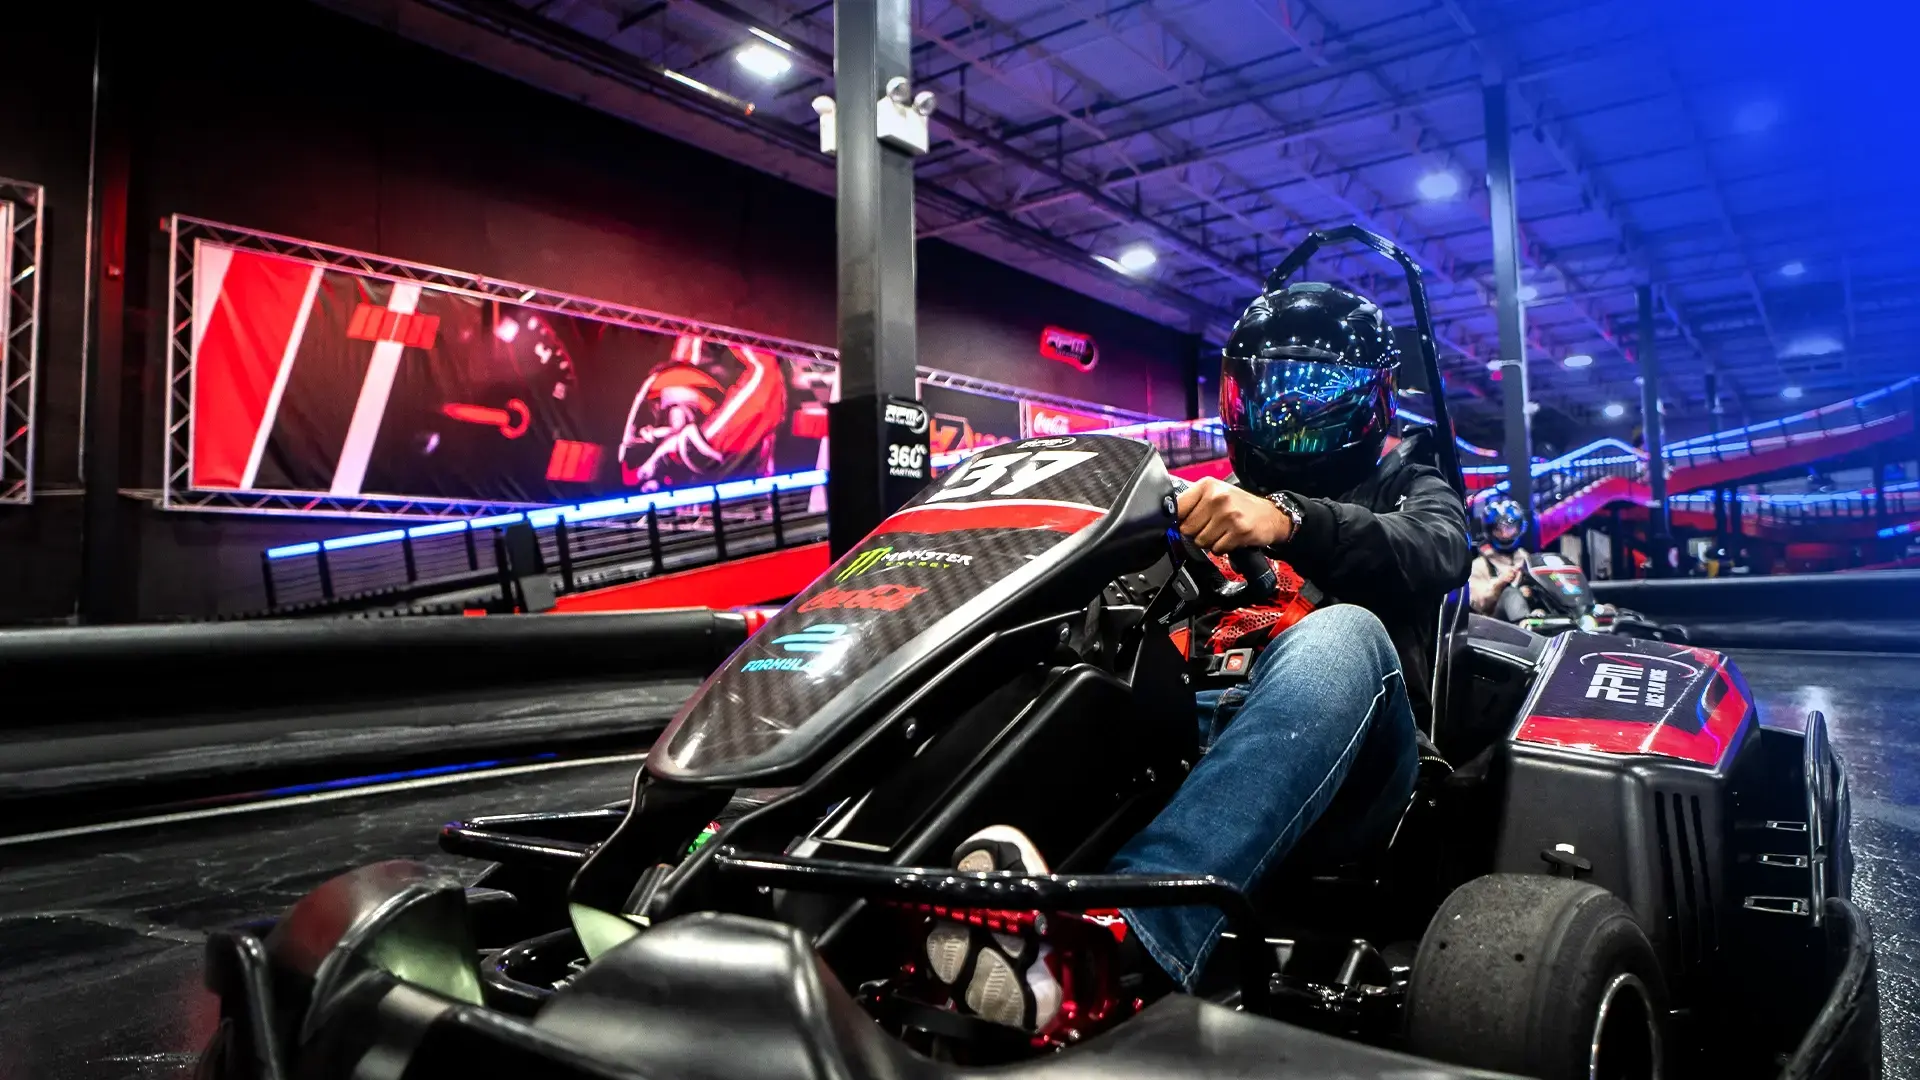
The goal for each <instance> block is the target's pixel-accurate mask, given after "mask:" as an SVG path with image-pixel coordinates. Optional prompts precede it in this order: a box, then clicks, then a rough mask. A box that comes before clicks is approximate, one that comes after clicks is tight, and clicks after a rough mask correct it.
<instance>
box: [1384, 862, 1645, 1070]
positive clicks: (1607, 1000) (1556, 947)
mask: <svg viewBox="0 0 1920 1080" xmlns="http://www.w3.org/2000/svg"><path fill="white" fill-rule="evenodd" d="M1666 1008H1667V995H1666V983H1665V980H1664V979H1662V977H1661V973H1660V965H1659V963H1658V961H1657V960H1656V959H1655V957H1654V954H1653V948H1652V946H1651V945H1649V944H1648V943H1647V936H1646V934H1645V933H1644V932H1642V931H1641V929H1640V924H1639V923H1638V922H1636V921H1635V920H1634V917H1633V912H1632V911H1631V910H1629V909H1628V908H1627V905H1626V904H1624V903H1622V902H1621V900H1620V899H1619V897H1616V896H1614V895H1613V894H1612V893H1610V892H1608V891H1606V890H1605V889H1602V888H1600V887H1599V886H1597V885H1593V884H1590V883H1588V882H1582V881H1574V880H1570V879H1567V878H1558V877H1548V876H1545V875H1541V874H1489V875H1487V876H1486V877H1481V878H1476V879H1474V880H1473V881H1469V882H1467V883H1466V884H1465V885H1462V886H1460V887H1459V888H1458V889H1455V890H1454V891H1453V894H1452V895H1451V896H1449V897H1447V900H1446V902H1445V903H1443V904H1441V905H1440V911H1439V913H1438V914H1436V915H1435V916H1434V917H1433V922H1432V923H1430V924H1429V925H1428V927H1427V932H1426V935H1425V936H1424V937H1423V938H1422V939H1421V941H1420V952H1419V955H1418V956H1417V957H1416V958H1415V960H1414V964H1413V978H1412V983H1411V985H1410V987H1409V988H1408V999H1407V1042H1408V1048H1409V1049H1411V1050H1412V1051H1413V1052H1414V1053H1416V1054H1421V1055H1423V1056H1426V1057H1433V1058H1438V1059H1440V1060H1443V1061H1449V1062H1452V1063H1454V1064H1457V1065H1467V1066H1472V1067H1476V1068H1483V1069H1495V1070H1499V1071H1502V1072H1511V1073H1518V1074H1520V1075H1522V1076H1534V1077H1539V1078H1541V1080H1574V1078H1587V1077H1593V1078H1597V1080H1653V1078H1657V1077H1659V1076H1660V1075H1661V1074H1662V1071H1663V1065H1664V1062H1663V1060H1662V1055H1663V1044H1664V1035H1665V1023H1666Z"/></svg>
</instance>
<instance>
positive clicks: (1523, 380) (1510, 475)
mask: <svg viewBox="0 0 1920 1080" xmlns="http://www.w3.org/2000/svg"><path fill="white" fill-rule="evenodd" d="M1483 97H1484V98H1485V105H1486V126H1487V209H1488V216H1489V217H1490V218H1491V219H1492V224H1493V284H1494V292H1495V298H1494V301H1495V308H1496V312H1495V313H1496V315H1497V320H1496V321H1497V323H1498V326H1499V331H1500V334H1499V349H1500V364H1501V367H1500V386H1501V397H1502V399H1503V404H1504V405H1505V409H1504V414H1505V419H1506V438H1505V440H1504V442H1503V449H1504V453H1503V455H1502V456H1504V457H1505V458H1506V461H1507V490H1508V493H1509V494H1511V495H1512V496H1513V499H1514V501H1515V502H1517V503H1519V504H1520V505H1521V506H1523V507H1526V508H1527V509H1528V511H1529V515H1528V521H1527V535H1526V539H1525V540H1524V541H1523V543H1524V544H1525V546H1526V547H1527V548H1528V550H1532V549H1534V548H1536V547H1538V546H1539V541H1538V534H1537V533H1536V532H1535V530H1534V526H1533V521H1532V515H1531V511H1532V509H1533V426H1532V421H1531V418H1530V417H1528V416H1527V332H1526V315H1525V312H1523V311H1522V310H1521V308H1520V225H1519V217H1518V212H1517V209H1516V207H1515V204H1514V189H1513V124H1512V121H1511V120H1510V119H1509V116H1508V110H1507V104H1508V103H1507V85H1506V84H1505V83H1493V84H1491V85H1489V86H1487V87H1486V88H1485V90H1484V91H1483ZM1434 392H1435V393H1436V394H1437V393H1439V388H1438V387H1435V388H1434ZM1447 435H1448V433H1447V432H1442V433H1441V437H1442V438H1446V437H1447Z"/></svg>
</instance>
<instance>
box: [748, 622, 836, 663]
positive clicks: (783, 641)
mask: <svg viewBox="0 0 1920 1080" xmlns="http://www.w3.org/2000/svg"><path fill="white" fill-rule="evenodd" d="M773 644H774V645H776V646H778V647H779V648H781V649H783V650H785V651H786V652H790V653H801V654H805V655H802V656H774V657H763V658H761V659H759V660H749V661H747V662H746V663H745V664H742V665H741V666H740V670H742V671H807V672H813V671H822V670H825V669H827V668H830V667H832V666H833V665H834V663H835V662H836V661H838V660H839V659H840V656H841V654H843V653H845V652H846V651H847V647H848V646H849V645H851V644H853V641H852V639H851V638H848V637H847V628H846V627H845V626H843V625H841V624H840V623H820V624H818V625H816V626H809V627H806V628H804V629H802V630H799V631H796V632H795V633H791V634H782V635H781V636H779V637H777V638H774V639H773ZM808 656H811V659H809V658H808Z"/></svg>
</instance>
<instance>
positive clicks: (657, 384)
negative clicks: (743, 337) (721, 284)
mask: <svg viewBox="0 0 1920 1080" xmlns="http://www.w3.org/2000/svg"><path fill="white" fill-rule="evenodd" d="M786 414H787V386H786V379H785V377H784V375H783V373H782V372H781V370H780V361H779V358H777V357H774V356H771V355H768V354H766V353H764V352H761V351H759V350H757V349H752V348H747V347H745V346H738V347H732V348H729V347H727V346H724V345H719V344H716V343H713V342H709V341H705V340H702V339H701V338H697V337H693V336H683V337H680V338H679V339H677V340H676V341H675V342H674V346H673V358H672V361H671V362H670V363H668V364H665V365H662V366H661V367H659V368H656V369H655V370H654V371H653V372H652V373H651V374H649V375H648V376H647V378H646V381H644V382H642V383H641V384H640V388H639V390H637V391H636V392H635V393H634V396H633V406H632V408H630V409H629V410H628V412H627V427H626V432H625V434H624V435H623V436H622V437H621V440H620V478H621V480H622V481H624V482H625V483H626V484H627V485H629V486H636V487H640V488H642V489H644V490H648V491H653V490H657V489H661V488H672V487H680V486H683V485H686V484H690V483H698V482H701V481H703V480H711V479H715V478H719V477H725V476H737V475H743V474H744V475H756V474H761V473H765V472H770V471H771V470H772V468H773V443H774V435H775V434H776V433H777V432H778V430H779V428H780V424H781V422H782V420H783V419H784V418H785V417H786Z"/></svg>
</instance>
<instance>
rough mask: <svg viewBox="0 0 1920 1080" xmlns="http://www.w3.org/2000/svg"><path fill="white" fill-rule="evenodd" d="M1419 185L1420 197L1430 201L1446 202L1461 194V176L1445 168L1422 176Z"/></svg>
mask: <svg viewBox="0 0 1920 1080" xmlns="http://www.w3.org/2000/svg"><path fill="white" fill-rule="evenodd" d="M1417 186H1418V188H1419V190H1420V197H1421V198H1423V199H1425V200H1427V201H1428V202H1445V201H1446V200H1448V199H1451V198H1453V197H1454V196H1455V195H1458V194H1460V178H1459V177H1458V176H1455V175H1454V174H1453V173H1451V172H1448V171H1447V170H1445V169H1438V170H1435V171H1434V172H1430V173H1428V174H1427V175H1425V176H1423V177H1421V178H1420V182H1419V184H1418V185H1417Z"/></svg>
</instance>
